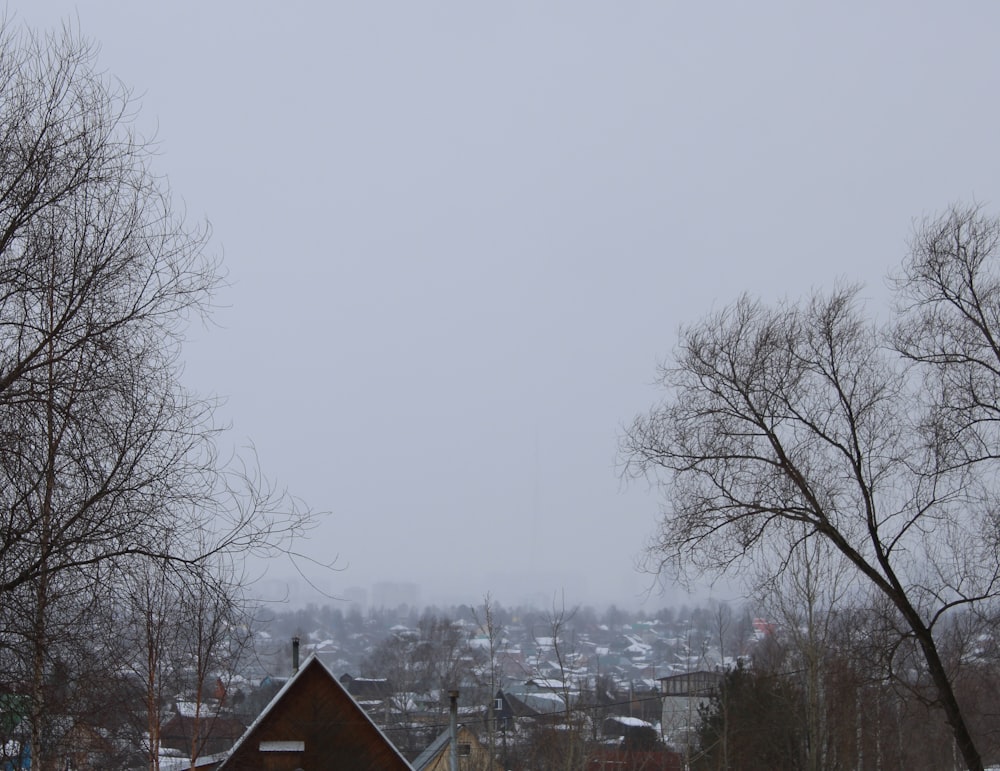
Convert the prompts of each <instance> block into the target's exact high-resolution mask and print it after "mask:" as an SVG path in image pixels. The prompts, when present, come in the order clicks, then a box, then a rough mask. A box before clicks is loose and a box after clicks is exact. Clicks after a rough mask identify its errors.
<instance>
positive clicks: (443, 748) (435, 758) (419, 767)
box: [413, 725, 481, 771]
mask: <svg viewBox="0 0 1000 771" xmlns="http://www.w3.org/2000/svg"><path fill="white" fill-rule="evenodd" d="M457 739H458V743H459V744H460V745H461V744H467V745H469V746H470V748H472V749H474V750H479V749H481V747H480V744H479V740H478V739H477V738H476V735H475V734H474V733H473V732H472V731H471V730H469V729H468V728H466V727H465V726H464V725H459V726H458V735H457ZM450 744H451V729H450V728H446V729H445V730H444V731H442V732H441V733H440V734H438V737H437V738H436V739H435V740H434V741H432V742H431V743H430V744H429V745H428V746H427V748H426V749H425V750H424V751H423V752H421V753H420V754H419V755H418V756H417V758H416V760H414V761H413V769H414V771H431V770H432V769H436V768H447V767H448V757H447V756H448V755H449V754H450V750H451V747H450ZM463 767H464V766H463ZM479 767H480V766H479V765H477V766H476V768H479Z"/></svg>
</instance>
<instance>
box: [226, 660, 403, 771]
mask: <svg viewBox="0 0 1000 771" xmlns="http://www.w3.org/2000/svg"><path fill="white" fill-rule="evenodd" d="M297 768H308V769H310V771H312V770H313V769H317V770H322V769H331V771H332V769H336V770H337V771H383V770H384V771H397V770H398V771H412V767H411V766H410V764H409V763H407V762H406V760H405V758H403V756H402V755H401V754H400V753H399V751H398V750H397V749H396V748H395V747H394V746H393V745H392V743H391V742H390V741H389V740H388V739H387V738H386V737H385V735H384V734H383V733H382V732H381V731H380V730H379V728H378V727H377V726H376V725H375V724H374V723H373V722H372V721H371V720H370V719H369V717H368V715H366V714H365V711H364V710H363V709H362V708H361V707H360V706H358V704H357V702H356V701H354V699H353V698H352V696H351V695H350V694H349V693H348V692H347V690H346V689H345V688H344V687H343V686H342V685H341V684H340V683H339V682H338V681H337V678H336V677H334V676H333V674H332V673H331V672H330V671H329V670H328V669H327V668H326V667H325V666H324V665H323V664H322V662H320V660H319V659H318V658H316V655H315V654H312V655H310V656H309V658H307V659H306V661H305V663H304V664H303V665H302V666H301V667H300V668H299V671H298V672H296V673H295V676H294V677H292V678H291V679H290V680H289V681H288V682H287V683H286V684H285V685H284V687H283V688H282V689H281V690H280V691H278V693H277V694H276V695H275V697H274V698H273V699H272V700H271V703H270V704H268V705H267V707H265V708H264V711H263V712H261V714H260V716H259V717H258V718H257V719H256V720H255V721H254V722H253V724H252V725H251V726H250V727H249V728H248V729H247V730H246V733H244V734H243V736H242V738H241V739H240V740H239V741H238V742H237V743H236V745H235V746H234V747H233V750H232V752H231V753H230V755H229V757H228V758H227V759H226V761H225V762H223V764H222V765H221V766H220V767H219V771H249V769H254V770H255V771H256V770H257V769H263V770H265V771H293V770H294V769H297Z"/></svg>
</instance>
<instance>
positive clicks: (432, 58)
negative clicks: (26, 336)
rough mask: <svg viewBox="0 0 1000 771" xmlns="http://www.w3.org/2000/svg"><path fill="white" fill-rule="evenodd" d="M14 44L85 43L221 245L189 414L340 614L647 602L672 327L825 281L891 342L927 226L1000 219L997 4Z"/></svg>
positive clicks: (340, 10) (589, 7)
mask: <svg viewBox="0 0 1000 771" xmlns="http://www.w3.org/2000/svg"><path fill="white" fill-rule="evenodd" d="M8 16H9V17H10V18H13V19H14V20H16V21H19V22H20V21H23V22H25V23H28V24H30V25H32V26H34V27H36V28H39V29H45V28H53V27H55V26H58V25H60V24H62V23H69V24H71V25H74V26H78V28H79V30H80V32H81V33H82V34H83V35H84V36H87V37H89V38H92V39H93V40H95V41H96V42H98V43H99V44H100V46H101V54H100V62H101V64H102V66H103V67H104V68H106V69H107V71H108V72H109V73H111V74H113V75H114V76H115V77H117V78H120V79H121V80H122V81H123V82H125V83H126V84H128V85H129V86H130V87H132V88H133V89H134V90H135V93H136V94H137V95H139V96H140V102H141V114H140V117H139V121H140V125H142V126H143V127H145V128H146V130H147V131H148V132H149V133H150V134H154V133H155V135H156V137H157V140H158V146H159V154H158V157H157V158H156V159H155V160H156V163H157V169H156V170H157V172H158V173H161V174H164V175H166V176H167V177H168V178H169V180H170V184H171V187H172V189H173V191H174V193H175V195H176V196H178V197H179V199H180V200H182V201H183V202H184V204H185V205H186V208H187V212H188V215H189V217H191V218H193V219H201V218H205V219H207V220H208V221H210V222H211V224H212V228H213V240H212V243H213V244H214V248H215V249H218V250H219V251H221V252H224V257H225V265H226V268H227V269H228V275H229V282H230V284H229V286H228V287H227V288H225V289H224V290H223V291H222V292H221V293H220V294H219V295H218V297H217V305H218V310H217V313H216V315H215V317H214V322H215V325H213V326H211V327H210V328H208V329H205V330H201V329H195V330H194V332H193V333H192V334H193V338H192V339H191V340H190V342H189V344H188V345H187V346H186V347H185V349H184V356H185V359H186V362H187V371H186V382H187V383H188V385H189V386H190V387H191V388H192V389H193V390H195V391H198V392H201V393H208V394H214V395H218V396H219V397H221V398H223V399H225V404H224V406H223V407H222V408H221V410H220V416H221V417H222V418H223V419H224V420H226V421H229V422H231V424H232V431H231V433H230V439H229V441H231V442H232V443H233V444H234V445H235V446H244V445H246V444H248V443H250V442H252V443H253V445H254V447H255V448H256V452H257V453H258V455H259V458H260V461H261V464H262V467H263V468H264V470H265V471H266V473H267V474H268V475H269V476H271V477H273V479H274V480H276V481H277V483H278V484H279V485H281V486H287V488H288V489H289V490H290V491H291V492H292V493H293V494H294V495H296V496H299V497H300V498H301V499H302V500H303V501H305V502H306V503H307V504H308V505H309V506H310V507H312V508H313V509H315V510H317V511H321V512H327V514H325V515H324V516H323V517H321V521H320V523H319V525H318V526H317V527H316V528H315V529H314V530H313V531H312V533H311V536H310V539H309V540H308V541H307V542H305V543H303V544H302V549H303V552H304V553H305V555H307V556H308V558H309V559H310V560H313V561H316V562H319V563H323V562H329V561H331V560H335V562H336V565H337V567H338V568H340V570H339V571H338V572H334V573H329V572H326V571H323V570H319V569H316V568H315V566H313V565H312V563H311V562H310V561H309V560H300V562H299V567H300V568H301V569H302V570H303V572H305V573H306V575H307V577H308V578H309V579H310V580H311V581H312V582H313V583H314V584H315V585H316V586H317V587H319V588H320V589H322V590H323V592H325V593H327V594H329V595H332V596H341V597H344V596H354V594H352V593H354V589H353V588H354V587H360V588H361V589H363V590H364V591H368V592H375V591H377V590H376V589H375V588H374V587H375V585H376V584H379V583H385V582H388V583H389V584H394V585H397V586H401V585H413V586H418V587H419V591H420V597H421V599H422V600H425V601H432V602H433V601H436V602H453V601H454V602H475V601H477V600H480V599H481V598H482V596H483V595H484V594H485V592H487V591H492V592H494V594H495V595H496V596H497V597H498V598H499V599H500V600H501V601H502V602H505V603H512V604H513V603H518V602H521V601H523V600H525V599H530V600H535V601H536V602H537V601H539V600H540V601H541V602H542V603H543V604H544V603H545V602H546V601H550V600H551V598H552V597H554V596H556V595H557V594H561V593H563V592H564V593H565V596H566V598H567V601H568V602H571V603H577V602H584V603H589V604H601V603H607V602H612V601H613V602H617V603H619V604H623V605H632V604H638V603H640V602H641V601H642V598H643V591H644V589H646V588H648V587H649V577H648V576H646V575H643V574H641V573H638V572H636V570H635V563H636V560H637V558H638V557H639V556H640V555H641V553H642V550H643V547H644V544H645V543H646V540H647V539H648V538H649V536H650V535H651V534H652V533H653V531H654V528H655V522H656V517H657V513H658V508H659V506H660V497H659V495H658V494H657V491H656V489H655V488H650V487H648V486H646V485H644V484H642V483H638V484H636V483H632V484H629V485H628V486H625V485H623V483H622V482H621V480H620V476H619V470H618V467H617V466H618V460H617V455H616V453H617V443H618V438H619V435H620V433H621V426H622V425H623V424H624V423H627V422H629V421H630V420H631V418H632V417H633V415H635V414H636V413H638V412H643V411H645V410H646V409H647V408H648V407H649V406H651V405H652V404H653V403H655V402H656V400H657V399H658V398H659V394H658V392H657V390H656V389H655V388H654V387H653V386H652V385H651V381H652V379H653V376H654V371H655V366H656V364H657V363H658V362H659V361H661V360H663V359H664V358H666V357H668V356H669V354H670V352H671V349H672V347H673V345H674V343H675V341H676V332H677V329H678V326H679V325H680V324H682V323H684V322H690V321H695V320H697V319H698V318H700V317H701V316H702V315H703V314H704V313H705V312H707V311H708V310H710V309H711V308H713V307H716V306H718V305H720V304H724V303H727V302H729V301H730V300H732V299H733V298H734V297H736V296H737V295H738V294H740V293H741V292H744V291H746V292H749V293H751V294H754V295H759V296H762V297H764V298H765V299H767V300H773V299H776V298H781V297H793V298H794V297H799V296H802V295H804V294H806V293H807V292H808V291H809V290H810V289H813V288H816V287H820V286H828V285H830V284H832V283H833V282H834V281H835V280H836V279H837V278H839V277H847V278H848V279H850V280H859V281H863V282H865V283H866V286H867V289H866V290H865V296H866V297H867V298H868V299H869V302H870V303H871V304H872V305H873V307H876V308H880V307H882V306H883V305H884V304H885V303H886V302H887V300H886V297H887V294H886V291H885V289H884V284H883V282H882V279H883V276H884V274H885V273H886V271H887V270H888V269H889V268H890V267H892V266H894V265H896V264H897V263H898V261H899V258H900V257H901V256H902V255H903V254H904V253H905V251H906V244H907V240H908V238H909V237H910V236H911V234H912V232H913V227H914V222H915V221H918V220H920V219H921V218H922V217H924V216H925V215H928V214H932V213H934V212H937V211H940V210H941V209H942V208H943V207H945V206H947V205H948V204H950V203H951V202H953V201H956V200H964V201H970V200H972V201H979V202H982V203H984V204H986V205H987V206H988V207H990V208H992V209H995V207H996V205H997V203H998V202H1000V191H998V189H997V185H998V180H1000V168H998V163H1000V160H998V157H997V155H996V154H995V153H994V152H993V148H994V147H995V140H996V137H997V136H998V129H1000V126H998V122H1000V117H998V111H997V108H996V107H995V106H994V105H993V104H992V103H991V101H990V97H991V96H992V94H994V93H995V92H996V85H997V82H996V72H997V69H996V66H994V64H995V63H993V62H989V63H988V64H987V66H984V65H983V56H984V52H985V51H992V50H993V49H994V48H995V41H994V40H993V37H994V32H995V30H996V29H997V28H998V22H1000V9H998V8H997V7H996V6H994V5H988V4H984V3H972V4H963V5H958V6H954V5H945V4H929V3H917V4H913V3H909V2H889V3H880V4H878V5H877V6H871V7H869V6H852V5H848V6H840V5H838V6H826V7H803V6H801V5H799V4H794V3H789V2H782V3H772V4H764V5H761V4H753V5H741V4H727V5H725V6H722V7H720V6H717V5H712V6H707V5H705V6H703V5H691V6H686V5H681V4H672V3H635V4H632V3H629V4H620V3H596V2H583V3H573V4H571V5H563V4H556V3H552V4H549V3H515V4H506V3H505V4H472V5H469V4H457V3H390V4H373V3H322V4H320V3H293V4H273V3H270V4H265V3H235V2H220V3H193V2H190V3H188V2H179V3H160V4H136V3H128V2H100V3H97V2H70V1H69V0H67V1H66V2H61V1H59V0H42V2H32V3H20V4H17V3H15V4H14V5H13V6H11V7H9V10H8ZM956 41H959V42H958V43H956ZM956 106H963V107H960V108H956ZM956 109H958V113H959V114H958V115H956ZM250 570H251V572H253V573H258V574H259V573H264V572H265V571H266V575H265V578H264V580H263V581H262V583H261V584H260V586H261V588H262V591H264V593H265V594H270V595H273V596H286V595H287V596H288V597H289V598H290V599H292V600H294V601H300V600H306V599H308V598H309V597H313V596H315V595H314V594H313V592H312V589H310V588H309V587H308V584H307V583H306V581H305V580H304V579H303V578H302V577H300V576H297V575H296V572H295V570H294V569H293V568H292V567H291V566H290V565H288V564H275V565H271V566H268V567H266V568H265V567H262V566H259V565H252V566H251V568H250ZM275 582H276V583H275ZM286 586H287V587H290V588H289V589H287V590H286V589H285V587H286ZM714 591H716V592H717V593H721V594H723V595H729V594H731V593H732V592H731V591H730V590H714ZM704 593H705V594H707V593H709V590H707V589H706V590H705V592H704ZM656 602H657V603H658V604H659V603H660V602H662V599H659V598H658V599H657V600H656Z"/></svg>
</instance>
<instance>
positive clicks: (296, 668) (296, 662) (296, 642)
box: [292, 637, 299, 674]
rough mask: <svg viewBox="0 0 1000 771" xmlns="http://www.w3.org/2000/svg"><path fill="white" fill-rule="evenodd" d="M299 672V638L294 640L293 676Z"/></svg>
mask: <svg viewBox="0 0 1000 771" xmlns="http://www.w3.org/2000/svg"><path fill="white" fill-rule="evenodd" d="M298 671H299V638H298V637H293V638H292V674H295V673H296V672H298Z"/></svg>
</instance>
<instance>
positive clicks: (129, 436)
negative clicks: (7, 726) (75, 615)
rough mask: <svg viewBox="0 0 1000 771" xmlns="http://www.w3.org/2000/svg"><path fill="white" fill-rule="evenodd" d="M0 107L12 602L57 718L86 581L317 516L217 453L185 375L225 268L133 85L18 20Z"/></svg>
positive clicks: (8, 41)
mask: <svg viewBox="0 0 1000 771" xmlns="http://www.w3.org/2000/svg"><path fill="white" fill-rule="evenodd" d="M0 103H2V105H3V108H2V110H0V608H3V607H4V606H5V605H6V604H7V599H8V598H12V597H14V596H15V595H16V596H17V597H18V598H19V600H25V598H27V597H28V596H29V595H30V596H31V604H32V607H33V612H34V616H35V622H34V624H33V625H32V629H33V633H32V634H31V635H29V636H28V637H27V638H22V639H23V640H24V642H25V643H26V644H27V645H29V646H34V649H35V651H36V654H35V662H34V666H33V672H34V674H32V675H31V678H30V679H31V685H30V686H27V685H26V686H25V687H26V688H27V690H29V691H30V697H31V700H32V707H31V710H30V712H31V714H32V715H35V716H42V715H46V714H50V713H51V710H50V709H49V705H48V704H46V695H45V689H44V688H42V687H40V683H42V682H43V681H44V680H45V672H44V670H45V668H46V666H48V665H47V664H46V663H45V660H44V659H45V654H44V651H45V647H46V642H47V638H48V633H47V631H46V630H47V629H51V628H52V626H53V624H54V623H55V622H54V620H53V615H52V614H53V613H55V612H56V611H57V609H58V607H59V603H56V602H54V601H53V598H54V597H56V596H64V595H65V593H66V591H67V587H68V586H69V585H70V584H74V585H76V584H78V582H80V581H83V582H84V583H86V582H87V581H91V580H93V577H94V576H95V575H96V574H95V571H96V570H98V569H100V568H102V567H103V566H106V565H109V564H113V563H115V562H116V561H118V560H122V559H125V558H130V557H134V556H145V557H149V558H155V559H159V560H166V561H169V562H175V563H177V564H189V565H195V564H199V563H201V562H205V561H207V560H211V559H213V558H215V557H217V556H219V555H226V554H232V553H234V552H246V551H259V552H262V553H273V551H274V550H276V549H282V548H285V549H287V548H288V546H289V539H290V538H293V537H294V536H296V535H297V534H299V533H300V532H301V531H302V529H303V528H304V527H306V526H307V525H308V523H309V516H308V514H304V513H302V512H300V511H298V510H297V508H296V506H295V505H294V503H293V502H292V501H290V500H289V499H288V498H287V497H286V496H284V495H283V494H281V493H280V492H276V491H274V490H272V489H271V488H269V487H268V486H267V484H265V483H264V482H263V480H262V479H261V477H260V475H259V474H258V473H257V472H256V470H255V467H254V465H253V462H252V461H251V462H250V463H249V464H247V465H244V464H243V463H242V462H241V461H240V460H239V459H235V462H230V461H226V460H225V459H222V458H220V457H219V455H218V453H217V450H216V444H215V443H216V438H217V434H218V429H217V427H216V425H215V424H214V422H213V406H214V405H213V403H212V402H211V401H207V400H203V399H199V398H198V397H196V396H194V395H193V394H191V393H189V392H188V391H187V390H186V389H184V388H183V387H182V385H181V383H180V380H179V376H180V370H181V362H180V345H181V343H182V341H183V338H184V334H185V329H186V327H187V325H188V324H189V323H190V321H191V320H193V319H197V318H200V317H205V316H206V315H207V314H208V312H209V311H210V310H211V297H212V292H213V290H214V289H215V288H216V287H217V286H218V284H219V282H220V280H221V275H222V274H221V268H220V265H219V262H218V260H217V259H216V258H215V257H213V256H211V255H210V254H208V253H207V251H206V250H207V237H208V232H207V229H206V228H198V227H194V228H192V227H190V226H188V225H187V224H186V223H185V222H184V219H183V217H182V216H180V214H178V212H177V211H175V209H174V208H173V207H172V204H171V200H170V196H169V191H168V189H167V188H166V185H165V182H164V180H163V179H162V178H161V177H159V176H157V175H156V174H154V172H153V171H152V169H151V156H152V149H153V148H152V146H151V145H150V144H149V142H147V141H146V140H144V139H143V138H142V137H141V136H139V134H138V133H137V130H136V128H135V123H134V111H135V104H134V103H133V101H132V98H131V95H130V93H129V91H128V90H127V89H126V88H125V87H123V86H122V85H121V84H120V83H117V82H116V81H113V80H111V79H109V78H107V77H106V76H104V75H103V74H101V73H100V72H99V71H98V69H97V64H96V58H95V49H94V48H93V47H92V46H90V45H89V44H88V43H87V42H85V41H83V40H81V39H80V38H79V36H78V35H76V34H75V33H74V31H73V30H71V29H68V28H67V29H64V30H62V32H60V33H56V34H51V35H47V36H42V35H37V34H34V33H32V32H30V31H27V30H24V29H18V28H15V27H13V26H12V25H10V24H3V25H0ZM110 574H111V572H109V573H106V574H104V575H110ZM0 617H2V612H0ZM0 623H4V622H3V621H2V619H0ZM60 623H61V621H60ZM18 634H25V632H24V630H23V629H22V631H21V632H18ZM39 719H40V717H39ZM40 730H41V729H37V730H34V729H33V731H34V732H33V735H32V763H33V767H35V768H40V769H43V771H44V769H46V768H48V767H50V766H51V765H52V763H53V762H54V761H50V759H49V757H48V755H47V749H46V743H45V741H44V737H43V736H42V733H41V732H40Z"/></svg>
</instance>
